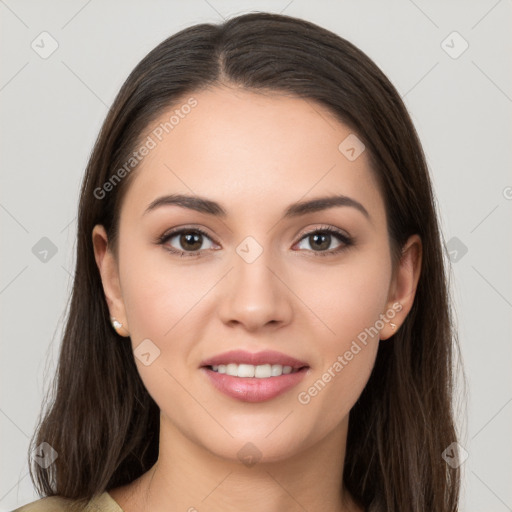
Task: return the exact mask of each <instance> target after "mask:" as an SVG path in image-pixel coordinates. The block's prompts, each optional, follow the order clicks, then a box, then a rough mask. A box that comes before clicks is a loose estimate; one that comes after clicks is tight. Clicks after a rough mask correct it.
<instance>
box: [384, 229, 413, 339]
mask: <svg viewBox="0 0 512 512" xmlns="http://www.w3.org/2000/svg"><path fill="white" fill-rule="evenodd" d="M421 260H422V243H421V238H420V237H419V236H418V235H416V234H415V235H411V236H410V237H409V239H408V240H407V242H406V243H405V245H404V246H403V248H402V256H401V258H400V262H399V264H398V268H397V269H396V270H395V273H394V275H393V278H392V282H391V286H390V292H389V297H388V303H387V310H386V311H390V310H393V311H394V312H395V313H396V314H395V316H394V317H393V318H391V317H390V316H389V315H387V317H388V318H389V320H388V321H387V322H386V323H385V325H384V328H383V329H382V330H381V332H380V339H381V340H386V339H388V338H390V337H391V336H393V334H395V333H396V332H397V331H398V329H400V326H401V325H402V324H403V322H404V320H405V318H406V317H407V315H408V314H409V311H410V310H411V308H412V305H413V303H414V297H415V296H416V288H417V286H418V281H419V278H420V272H421ZM391 323H393V324H395V325H396V327H395V329H393V328H392V327H391V325H390V324H391Z"/></svg>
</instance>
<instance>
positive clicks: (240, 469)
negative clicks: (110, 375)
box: [111, 415, 360, 512]
mask: <svg viewBox="0 0 512 512" xmlns="http://www.w3.org/2000/svg"><path fill="white" fill-rule="evenodd" d="M347 427H348V418H347V421H346V422H344V423H343V424H341V425H340V426H339V427H338V428H337V429H335V430H333V431H332V432H331V433H330V434H329V435H328V436H327V437H326V438H324V439H323V440H322V441H321V442H319V443H316V444H315V445H312V446H309V447H308V448H307V449H305V450H304V451H303V452H301V453H298V454H294V455H293V456H291V457H289V458H287V459H285V460H277V461H267V460H266V459H265V457H264V454H262V455H263V457H262V459H261V461H257V459H258V456H256V457H255V458H254V459H253V460H248V461H245V463H244V462H242V461H240V460H231V459H225V458H221V457H219V456H217V455H215V454H212V453H211V452H209V451H207V450H206V449H204V448H203V447H201V446H199V445H198V444H196V443H194V442H193V441H191V440H190V439H188V438H187V437H185V436H183V435H182V434H181V432H180V431H178V430H177V429H176V428H174V426H173V425H172V424H171V423H170V422H169V421H168V420H167V419H166V418H165V417H164V416H163V415H162V416H161V424H160V444H159V458H158V461H157V462H156V464H155V465H154V466H153V467H152V468H151V470H149V471H148V472H147V473H145V474H144V475H142V477H140V478H139V479H138V481H137V485H136V489H137V490H136V491H135V492H134V493H133V494H132V496H136V497H135V498H133V499H132V500H127V501H126V504H123V503H121V502H120V504H121V506H122V507H123V508H124V509H125V510H126V511H130V510H132V508H133V510H135V509H137V510H144V511H149V510H151V511H155V512H159V511H164V510H169V509H173V510H184V511H189V512H201V511H203V510H208V511H210V512H216V511H219V512H220V511H223V512H231V511H239V510H244V511H245V512H256V511H261V510H265V511H268V512H278V511H279V512H280V511H282V510H288V511H295V510H296V511H302V512H303V511H304V510H319V509H320V507H321V510H323V511H324V512H356V511H358V510H360V509H359V508H358V507H357V506H356V505H355V503H354V502H353V501H352V500H351V498H350V496H349V494H348V492H346V491H345V490H344V487H343V485H342V476H343V462H344V459H345V445H346V436H347ZM247 450H248V451H249V452H250V448H247ZM255 452H256V450H255ZM111 494H113V497H114V498H115V499H117V498H118V497H119V496H116V494H114V493H111ZM118 501H120V500H118ZM135 502H136V503H135Z"/></svg>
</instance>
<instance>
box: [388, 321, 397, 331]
mask: <svg viewBox="0 0 512 512" xmlns="http://www.w3.org/2000/svg"><path fill="white" fill-rule="evenodd" d="M389 325H391V329H393V330H395V329H396V325H395V324H394V323H393V322H389Z"/></svg>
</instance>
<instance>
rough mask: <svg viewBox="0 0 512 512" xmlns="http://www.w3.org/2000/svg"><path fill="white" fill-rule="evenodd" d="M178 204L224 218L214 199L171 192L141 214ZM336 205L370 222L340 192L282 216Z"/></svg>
mask: <svg viewBox="0 0 512 512" xmlns="http://www.w3.org/2000/svg"><path fill="white" fill-rule="evenodd" d="M170 205H175V206H180V207H182V208H187V209H189V210H195V211H197V212H200V213H205V214H207V215H213V216H215V217H221V218H225V217H226V216H227V212H226V210H225V209H224V208H223V207H222V206H221V205H220V204H219V203H217V202H216V201H212V200H210V199H207V198H205V197H199V196H188V195H184V194H171V195H166V196H162V197H158V198H157V199H155V200H154V201H152V202H151V204H150V205H149V206H148V207H147V208H146V210H145V212H144V214H143V215H146V214H147V213H149V212H151V211H153V210H155V209H157V208H160V207H162V206H170ZM336 206H348V207H352V208H355V209H357V210H358V211H359V212H361V213H362V214H363V215H364V216H365V217H366V218H367V220H369V221H370V222H371V217H370V214H369V213H368V211H367V210H366V208H365V207H364V206H363V205H362V204H361V203H360V202H359V201H356V200H355V199H352V198H351V197H348V196H344V195H341V194H338V195H334V196H326V197H318V198H316V199H312V200H310V201H301V202H297V203H293V204H291V205H290V206H288V208H286V210H285V212H284V215H283V218H285V219H287V218H295V217H300V216H301V215H306V214H308V213H314V212H319V211H322V210H327V209H329V208H334V207H336Z"/></svg>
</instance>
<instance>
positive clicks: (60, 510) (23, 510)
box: [12, 492, 123, 512]
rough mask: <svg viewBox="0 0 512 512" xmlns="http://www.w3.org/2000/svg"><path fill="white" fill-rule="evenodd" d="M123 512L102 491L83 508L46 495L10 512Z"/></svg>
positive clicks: (73, 501)
mask: <svg viewBox="0 0 512 512" xmlns="http://www.w3.org/2000/svg"><path fill="white" fill-rule="evenodd" d="M75 511H76V512H78V511H81V512H123V509H122V508H121V507H120V506H119V505H118V504H117V502H116V501H114V499H113V498H112V496H110V494H109V493H108V492H104V493H102V494H100V495H98V496H96V497H95V498H93V499H92V500H91V501H89V503H88V504H87V505H86V506H85V508H83V507H82V508H80V507H77V502H76V501H75V500H72V499H69V498H63V497H62V496H48V497H46V498H41V499H39V500H36V501H33V502H31V503H28V504H27V505H23V506H22V507H20V508H17V509H16V510H13V511H12V512H75Z"/></svg>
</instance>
